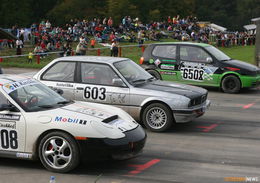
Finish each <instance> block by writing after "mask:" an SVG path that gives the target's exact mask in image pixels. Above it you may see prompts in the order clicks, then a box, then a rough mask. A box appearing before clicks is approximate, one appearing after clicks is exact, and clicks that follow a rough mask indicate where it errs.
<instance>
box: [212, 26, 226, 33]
mask: <svg viewBox="0 0 260 183" xmlns="http://www.w3.org/2000/svg"><path fill="white" fill-rule="evenodd" d="M209 27H210V28H212V29H213V30H214V31H221V32H224V31H226V30H227V28H225V27H222V26H220V25H217V24H209Z"/></svg>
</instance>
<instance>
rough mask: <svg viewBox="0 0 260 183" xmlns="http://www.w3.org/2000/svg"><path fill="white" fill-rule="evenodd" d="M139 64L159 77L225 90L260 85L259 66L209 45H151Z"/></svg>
mask: <svg viewBox="0 0 260 183" xmlns="http://www.w3.org/2000/svg"><path fill="white" fill-rule="evenodd" d="M140 64H141V65H142V67H143V68H144V69H145V70H147V71H148V72H149V73H150V74H151V75H153V76H154V77H156V78H157V79H162V80H171V81H175V82H181V83H185V84H192V85H199V86H213V87H219V88H221V89H222V90H223V91H224V92H226V93H237V92H239V91H240V89H241V88H252V87H257V86H259V85H260V68H259V67H256V66H254V65H252V64H248V63H245V62H242V61H238V60H234V59H231V58H230V57H228V56H227V55H225V54H224V53H223V52H221V51H220V50H218V49H217V48H215V47H214V46H211V45H209V44H203V43H189V42H169V43H155V44H151V45H149V46H148V47H147V48H146V49H145V52H144V53H143V56H142V57H141V58H140Z"/></svg>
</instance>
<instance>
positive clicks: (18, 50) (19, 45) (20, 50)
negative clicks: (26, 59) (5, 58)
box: [16, 39, 23, 55]
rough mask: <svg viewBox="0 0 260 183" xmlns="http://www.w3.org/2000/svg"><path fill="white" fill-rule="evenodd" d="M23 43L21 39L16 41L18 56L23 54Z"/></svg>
mask: <svg viewBox="0 0 260 183" xmlns="http://www.w3.org/2000/svg"><path fill="white" fill-rule="evenodd" d="M22 47H23V42H22V40H21V39H17V40H16V55H21V54H22Z"/></svg>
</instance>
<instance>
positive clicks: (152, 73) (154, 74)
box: [147, 70, 162, 80]
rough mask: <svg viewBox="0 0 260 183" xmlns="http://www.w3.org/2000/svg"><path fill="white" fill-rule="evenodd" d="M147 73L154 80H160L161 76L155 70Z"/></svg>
mask: <svg viewBox="0 0 260 183" xmlns="http://www.w3.org/2000/svg"><path fill="white" fill-rule="evenodd" d="M147 72H149V74H151V75H152V76H153V77H155V78H156V79H158V80H162V77H161V75H160V74H159V73H158V72H157V71H155V70H147Z"/></svg>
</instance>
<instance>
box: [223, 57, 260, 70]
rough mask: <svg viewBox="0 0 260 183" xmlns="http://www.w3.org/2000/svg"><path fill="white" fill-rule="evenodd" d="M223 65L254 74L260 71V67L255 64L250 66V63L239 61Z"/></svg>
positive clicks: (230, 61)
mask: <svg viewBox="0 0 260 183" xmlns="http://www.w3.org/2000/svg"><path fill="white" fill-rule="evenodd" d="M223 64H224V65H226V66H227V67H234V68H239V69H243V70H247V71H252V72H256V71H259V70H260V68H259V67H257V66H255V65H253V64H249V63H246V62H243V61H239V60H228V61H223Z"/></svg>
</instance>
